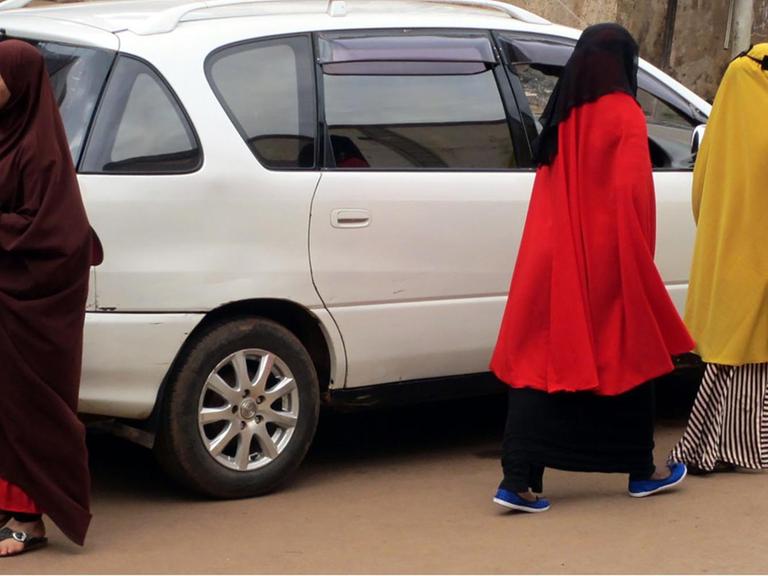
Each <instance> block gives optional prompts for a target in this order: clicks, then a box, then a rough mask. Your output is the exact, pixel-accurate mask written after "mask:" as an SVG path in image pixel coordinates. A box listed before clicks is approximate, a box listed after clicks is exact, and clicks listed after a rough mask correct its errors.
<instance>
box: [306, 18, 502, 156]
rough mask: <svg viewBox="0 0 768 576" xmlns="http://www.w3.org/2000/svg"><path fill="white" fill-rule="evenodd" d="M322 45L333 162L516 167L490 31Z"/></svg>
mask: <svg viewBox="0 0 768 576" xmlns="http://www.w3.org/2000/svg"><path fill="white" fill-rule="evenodd" d="M319 41H320V50H319V52H320V54H321V60H322V59H323V58H324V59H325V61H322V64H323V66H322V69H323V77H322V78H323V94H324V103H325V109H324V112H325V122H326V125H327V130H328V139H329V143H330V149H331V153H332V157H333V158H332V159H331V161H332V162H333V164H334V165H335V167H336V168H340V169H376V170H398V169H448V170H450V169H464V170H467V169H478V170H497V169H509V168H514V167H516V166H517V162H516V157H515V151H514V147H513V141H512V134H511V132H510V124H509V122H508V119H507V114H506V110H505V107H504V102H503V100H502V97H501V94H500V92H499V86H498V83H497V80H496V75H495V72H494V69H495V67H496V63H495V61H494V60H495V56H494V54H493V50H492V45H491V42H490V38H489V37H488V36H487V35H483V34H474V35H472V34H468V35H466V36H465V35H460V34H456V35H452V34H450V33H440V34H435V35H434V36H430V35H429V34H428V33H423V32H421V33H403V34H401V35H398V34H396V33H394V32H388V33H386V34H382V35H378V36H377V35H371V36H367V35H359V33H358V34H357V35H355V33H340V34H337V35H330V34H329V35H321V37H320V39H319ZM427 58H431V60H429V61H427V60H426V59H427Z"/></svg>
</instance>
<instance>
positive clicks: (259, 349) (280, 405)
mask: <svg viewBox="0 0 768 576" xmlns="http://www.w3.org/2000/svg"><path fill="white" fill-rule="evenodd" d="M319 406H320V396H319V386H318V379H317V373H316V371H315V367H314V365H313V363H312V360H311V358H310V356H309V354H308V353H307V350H306V349H305V348H304V346H303V345H302V344H301V342H300V341H299V340H298V338H296V336H294V335H293V334H292V333H291V332H289V331H288V330H286V329H285V328H284V327H283V326H281V325H279V324H277V323H275V322H273V321H271V320H266V319H263V318H241V319H237V320H232V321H229V322H226V323H224V324H220V325H218V326H215V327H212V328H211V329H209V330H208V331H207V332H206V333H204V334H203V335H202V336H201V337H199V338H197V340H196V342H195V343H194V344H193V345H192V347H191V349H190V350H189V351H188V352H187V353H186V354H185V355H184V357H183V358H182V359H181V361H180V365H179V366H178V368H177V369H176V370H175V372H174V374H173V375H172V377H171V378H170V380H169V382H168V388H167V389H166V391H165V394H164V398H163V407H162V410H161V421H160V423H159V426H158V435H157V441H156V443H155V453H156V455H157V457H158V460H159V462H160V464H161V466H163V468H165V469H166V470H167V471H168V473H169V474H170V475H171V476H173V477H174V478H176V479H177V480H179V481H180V482H182V483H183V484H185V485H186V486H188V487H190V488H191V489H193V490H195V491H197V492H200V493H203V494H205V495H208V496H213V497H216V498H240V497H246V496H255V495H258V494H263V493H265V492H268V491H270V490H272V489H274V488H275V487H277V486H278V485H279V484H281V483H282V482H284V481H285V480H286V479H287V478H288V477H289V476H290V475H291V474H292V473H293V472H294V471H295V470H296V468H298V466H299V464H300V463H301V461H302V460H303V458H304V456H305V455H306V453H307V450H308V449H309V446H310V444H311V443H312V438H313V437H314V434H315V429H316V427H317V421H318V416H319Z"/></svg>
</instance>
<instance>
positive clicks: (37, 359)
mask: <svg viewBox="0 0 768 576" xmlns="http://www.w3.org/2000/svg"><path fill="white" fill-rule="evenodd" d="M0 76H2V78H3V80H4V81H5V83H6V85H7V86H8V88H9V89H10V91H11V99H10V100H9V102H8V103H7V104H6V105H5V106H4V107H3V108H2V109H0V398H1V400H0V477H1V478H4V479H5V480H7V481H8V482H11V483H13V484H15V485H17V486H18V487H20V488H21V489H22V490H23V491H24V492H25V493H26V494H28V495H29V496H30V497H31V498H32V499H33V500H34V502H35V503H36V504H37V506H38V507H39V509H40V510H42V511H43V512H44V513H45V514H47V515H48V516H50V518H51V519H52V520H53V521H54V522H55V523H56V524H57V525H58V526H59V527H60V528H61V530H62V531H63V532H64V533H65V534H66V535H67V536H68V537H69V538H71V539H72V540H73V541H75V542H76V543H78V544H82V543H83V541H84V539H85V534H86V531H87V529H88V524H89V522H90V518H91V515H90V512H89V497H90V476H89V473H88V459H87V451H86V446H85V430H84V427H83V425H82V423H81V422H80V420H79V419H78V418H77V413H76V410H77V400H78V390H79V386H80V369H81V362H82V346H83V323H84V318H85V304H86V298H87V294H88V278H89V271H90V266H91V265H92V264H97V263H98V262H100V261H101V246H100V244H99V242H98V238H96V236H95V234H94V233H93V231H92V230H91V227H90V225H89V224H88V218H87V217H86V213H85V209H84V207H83V201H82V198H81V195H80V189H79V188H78V184H77V179H76V175H75V168H74V165H73V163H72V158H71V156H70V153H69V146H68V143H67V138H66V134H65V132H64V127H63V125H62V122H61V118H60V116H59V111H58V107H57V105H56V102H55V100H54V97H53V92H52V90H51V87H50V83H49V80H48V75H47V73H46V69H45V62H44V60H43V58H42V56H41V55H40V53H39V52H38V51H37V50H36V49H35V48H34V47H32V46H31V45H29V44H26V43H24V42H20V41H16V40H6V41H3V42H0Z"/></svg>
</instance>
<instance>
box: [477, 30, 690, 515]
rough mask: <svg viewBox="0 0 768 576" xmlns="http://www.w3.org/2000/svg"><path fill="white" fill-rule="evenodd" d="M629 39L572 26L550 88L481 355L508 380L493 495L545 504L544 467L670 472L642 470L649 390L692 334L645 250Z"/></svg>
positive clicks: (643, 156) (641, 480) (652, 217)
mask: <svg viewBox="0 0 768 576" xmlns="http://www.w3.org/2000/svg"><path fill="white" fill-rule="evenodd" d="M637 62H638V48H637V44H636V43H635V41H634V39H633V38H632V36H631V35H630V34H629V32H627V31H626V30H625V29H624V28H622V27H620V26H618V25H614V24H600V25H597V26H592V27H590V28H588V29H587V30H585V31H584V33H583V34H582V36H581V38H580V39H579V41H578V43H577V45H576V48H575V50H574V52H573V55H572V56H571V58H570V60H569V61H568V63H567V64H566V66H565V68H564V70H563V73H562V76H561V77H560V80H559V81H558V84H557V86H556V87H555V90H554V92H553V94H552V97H551V98H550V101H549V103H548V105H547V108H546V110H545V111H544V116H543V118H542V124H543V130H542V133H541V135H540V137H539V139H538V142H537V147H536V148H537V150H536V161H537V163H538V166H539V169H538V172H537V175H536V182H535V185H534V189H533V194H532V197H531V203H530V207H529V211H528V217H527V220H526V225H525V231H524V233H523V239H522V243H521V246H520V252H519V254H518V259H517V264H516V266H515V271H514V275H513V278H512V284H511V287H510V292H509V299H508V302H507V307H506V311H505V313H504V318H503V322H502V325H501V330H500V333H499V338H498V342H497V345H496V349H495V352H494V355H493V359H492V362H491V369H492V370H493V371H494V373H495V374H496V375H497V376H498V377H499V378H500V379H501V380H503V381H504V382H506V383H507V384H508V385H509V386H510V389H509V399H508V401H509V414H508V418H507V427H506V431H505V437H504V457H503V459H502V466H503V469H504V481H503V482H502V483H501V486H500V488H499V491H498V493H497V495H496V498H495V499H494V500H495V501H496V502H497V503H498V504H501V505H503V506H506V507H508V508H513V509H520V510H524V511H530V512H538V511H543V510H546V509H547V508H548V507H549V503H548V502H547V501H546V500H537V499H536V498H535V497H534V496H533V494H532V493H531V492H541V490H542V477H543V473H544V469H545V468H546V467H552V468H560V469H565V470H575V471H592V472H622V473H627V474H630V486H629V489H630V494H631V495H633V496H645V495H648V494H649V493H652V492H655V491H658V490H659V489H662V488H666V487H669V486H671V485H673V484H674V483H676V482H679V481H680V480H682V477H683V476H684V475H685V467H684V466H682V465H674V466H672V469H671V470H669V471H668V470H662V471H656V469H655V466H654V463H653V390H652V387H651V385H650V384H648V382H649V381H651V380H652V379H654V378H656V377H658V376H661V375H663V374H666V373H668V372H671V371H672V369H673V364H672V360H671V357H672V356H673V355H675V354H682V353H684V352H688V351H690V350H691V349H692V348H693V342H692V340H691V338H690V336H689V335H688V332H687V331H686V329H685V326H684V325H683V322H682V320H681V319H680V317H679V315H678V313H677V311H676V310H675V307H674V305H673V303H672V301H671V299H670V297H669V294H668V293H667V291H666V289H665V287H664V283H663V281H662V279H661V277H660V275H659V272H658V270H657V269H656V266H655V264H654V261H653V257H654V249H655V241H656V204H655V197H654V188H653V179H652V169H651V160H650V152H649V147H648V133H647V127H646V124H645V118H644V115H643V111H642V109H641V108H640V106H639V104H638V103H637V100H636V99H635V98H636V94H637Z"/></svg>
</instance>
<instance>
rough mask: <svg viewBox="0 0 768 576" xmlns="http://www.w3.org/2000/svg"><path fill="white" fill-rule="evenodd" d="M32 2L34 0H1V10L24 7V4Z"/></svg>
mask: <svg viewBox="0 0 768 576" xmlns="http://www.w3.org/2000/svg"><path fill="white" fill-rule="evenodd" d="M30 2H32V0H3V1H2V2H0V12H5V11H6V10H15V9H16V8H24V6H26V5H27V4H29V3H30Z"/></svg>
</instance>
